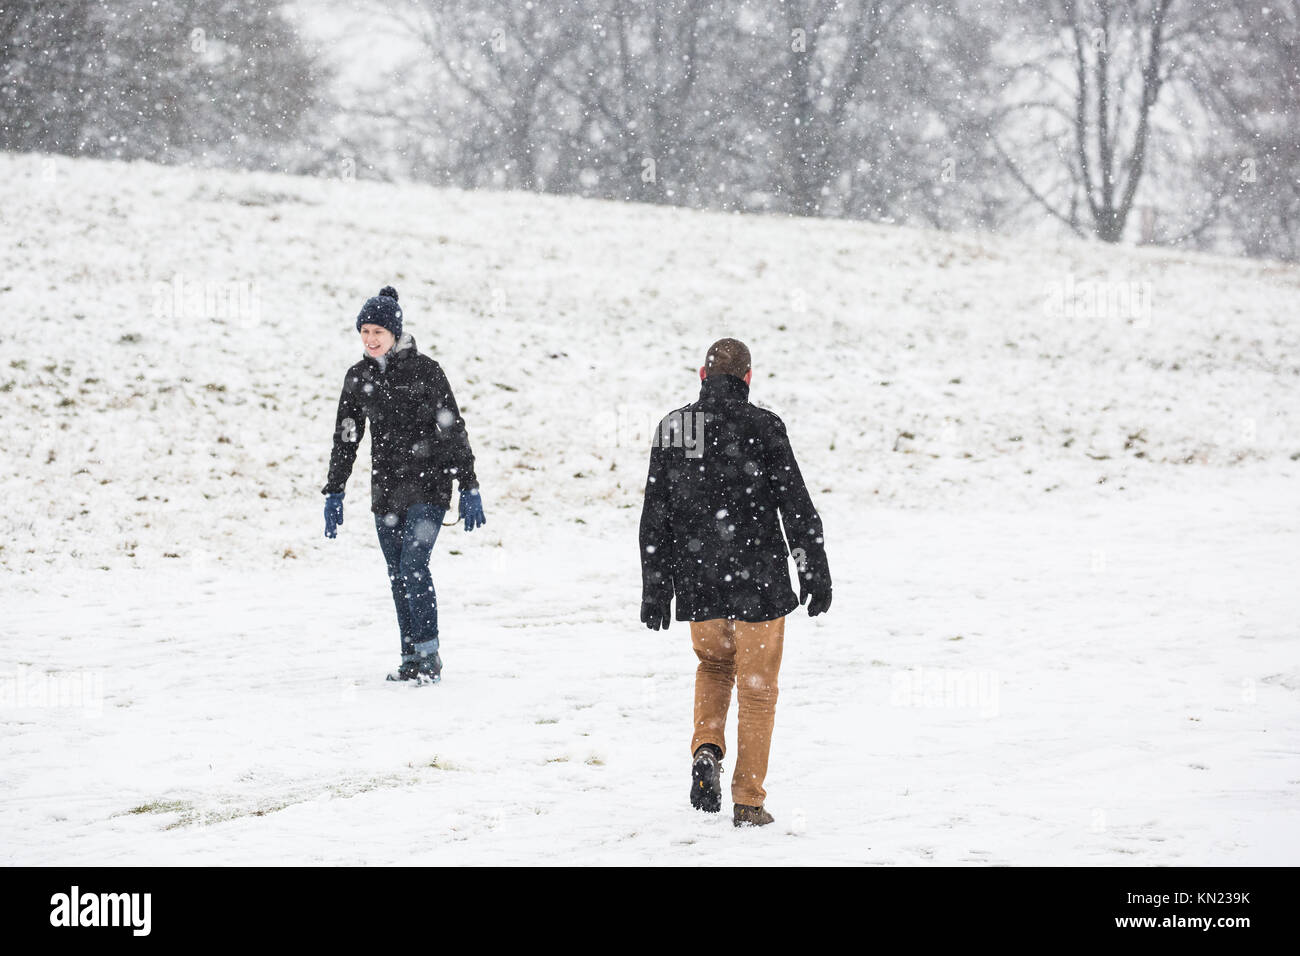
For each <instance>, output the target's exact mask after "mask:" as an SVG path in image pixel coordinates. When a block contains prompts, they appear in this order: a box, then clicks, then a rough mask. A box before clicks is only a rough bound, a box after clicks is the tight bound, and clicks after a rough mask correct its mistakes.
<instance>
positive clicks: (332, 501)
mask: <svg viewBox="0 0 1300 956" xmlns="http://www.w3.org/2000/svg"><path fill="white" fill-rule="evenodd" d="M342 523H343V492H339V493H338V494H337V495H326V496H325V537H327V538H336V537H338V533H339V525H341V524H342Z"/></svg>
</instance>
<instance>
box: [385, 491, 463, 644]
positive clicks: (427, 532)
mask: <svg viewBox="0 0 1300 956" xmlns="http://www.w3.org/2000/svg"><path fill="white" fill-rule="evenodd" d="M446 513H447V509H446V508H439V507H437V506H436V505H429V504H420V505H411V507H410V508H408V509H407V511H406V514H404V515H394V514H377V515H375V530H376V531H377V532H378V533H379V549H380V550H381V551H383V552H384V560H385V561H387V562H388V580H389V581H390V582H391V584H392V587H393V604H394V605H395V606H396V607H397V626H398V628H399V629H400V630H401V634H402V661H403V662H406V661H415V660H419V659H420V658H422V657H429V656H431V655H433V654H435V653H437V650H438V595H437V593H436V592H435V591H434V590H433V577H432V576H431V575H430V574H429V558H430V556H431V555H432V554H433V543H434V542H435V541H437V540H438V530H439V529H440V528H441V527H442V519H443V516H444V515H446Z"/></svg>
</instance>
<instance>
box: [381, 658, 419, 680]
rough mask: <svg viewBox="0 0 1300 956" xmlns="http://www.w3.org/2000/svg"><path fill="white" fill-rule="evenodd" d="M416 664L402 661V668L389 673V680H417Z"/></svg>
mask: <svg viewBox="0 0 1300 956" xmlns="http://www.w3.org/2000/svg"><path fill="white" fill-rule="evenodd" d="M415 677H416V663H415V661H402V664H401V666H400V667H398V668H397V670H395V671H389V672H388V679H389V680H394V681H396V680H415Z"/></svg>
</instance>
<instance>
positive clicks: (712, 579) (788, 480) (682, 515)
mask: <svg viewBox="0 0 1300 956" xmlns="http://www.w3.org/2000/svg"><path fill="white" fill-rule="evenodd" d="M782 522H784V524H785V537H782V535H781V524H782ZM786 538H788V539H789V542H790V544H789V548H787V546H786ZM787 555H793V556H794V559H795V564H796V568H797V571H798V573H799V574H800V576H801V578H802V579H803V581H804V583H805V585H806V587H807V589H808V590H809V591H810V592H813V593H818V592H822V591H829V590H830V583H831V580H830V568H829V567H828V565H827V563H826V549H825V546H824V542H823V539H822V522H821V518H820V517H819V516H818V515H817V510H816V509H815V508H814V507H813V503H812V499H811V498H809V497H808V489H807V488H806V487H804V482H803V476H802V475H800V473H799V466H798V464H796V463H795V459H794V452H793V451H792V450H791V448H790V440H789V438H788V437H787V436H786V431H785V425H784V424H783V423H782V421H781V419H780V418H778V417H777V416H776V415H775V414H773V413H772V412H770V411H768V410H766V409H763V408H759V407H757V406H756V405H751V404H750V403H749V386H748V385H746V384H745V383H744V381H742V380H741V379H738V378H736V377H734V376H731V375H723V374H714V375H711V376H709V377H708V378H707V379H705V380H704V381H703V382H702V383H701V387H700V398H699V401H697V402H695V403H693V404H691V405H687V406H686V407H685V408H680V409H678V410H677V411H674V412H671V413H669V415H668V417H666V418H665V419H664V420H663V421H662V422H661V423H660V425H659V430H658V432H657V433H656V435H655V436H654V438H653V440H652V442H651V449H650V474H649V478H648V480H647V481H646V490H645V504H644V507H643V509H642V511H641V579H642V597H643V600H645V601H654V602H663V601H666V600H667V599H668V598H670V597H672V596H673V595H674V594H676V597H677V614H676V617H677V620H679V621H706V620H711V619H713V618H735V619H737V620H741V621H770V620H773V619H775V618H778V617H784V616H785V615H787V614H789V613H790V612H791V611H793V610H794V609H795V608H796V607H798V606H799V600H798V598H797V597H796V596H795V594H794V591H793V590H792V589H791V587H790V566H789V564H788V559H787Z"/></svg>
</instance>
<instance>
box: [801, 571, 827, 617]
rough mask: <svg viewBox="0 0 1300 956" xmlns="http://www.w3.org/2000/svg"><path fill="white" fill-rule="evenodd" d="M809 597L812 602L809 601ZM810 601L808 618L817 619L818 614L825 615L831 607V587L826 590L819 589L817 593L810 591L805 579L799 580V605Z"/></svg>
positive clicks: (825, 588)
mask: <svg viewBox="0 0 1300 956" xmlns="http://www.w3.org/2000/svg"><path fill="white" fill-rule="evenodd" d="M809 595H811V596H812V600H811V601H808V597H809ZM804 601H808V616H809V617H816V616H817V615H818V614H825V613H826V612H827V611H828V610H830V606H831V586H830V585H829V584H828V585H826V587H824V588H818V589H817V590H815V591H809V590H808V585H807V584H805V583H804V580H803V578H800V579H799V603H800V604H803V602H804Z"/></svg>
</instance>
